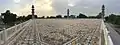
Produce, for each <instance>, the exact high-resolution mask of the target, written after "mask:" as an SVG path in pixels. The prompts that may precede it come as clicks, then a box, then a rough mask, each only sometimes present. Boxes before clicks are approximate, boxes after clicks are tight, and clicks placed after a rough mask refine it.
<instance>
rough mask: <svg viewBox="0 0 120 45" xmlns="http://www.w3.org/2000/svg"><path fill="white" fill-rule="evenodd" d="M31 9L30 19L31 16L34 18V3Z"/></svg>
mask: <svg viewBox="0 0 120 45" xmlns="http://www.w3.org/2000/svg"><path fill="white" fill-rule="evenodd" d="M31 10H32V12H31V13H32V19H33V18H34V15H35V14H34V13H35V11H34V10H35V9H34V5H32V9H31Z"/></svg>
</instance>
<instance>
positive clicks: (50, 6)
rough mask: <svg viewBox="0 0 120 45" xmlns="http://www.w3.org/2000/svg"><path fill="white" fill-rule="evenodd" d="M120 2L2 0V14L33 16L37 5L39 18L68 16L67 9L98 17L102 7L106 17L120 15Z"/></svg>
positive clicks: (0, 2) (103, 0)
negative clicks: (32, 13)
mask: <svg viewBox="0 0 120 45" xmlns="http://www.w3.org/2000/svg"><path fill="white" fill-rule="evenodd" d="M119 2H120V0H0V13H3V12H5V11H6V10H11V12H13V13H16V14H17V15H25V16H27V15H28V14H31V5H32V4H34V5H35V9H36V10H35V11H36V13H35V14H37V15H38V16H47V15H49V16H51V15H57V14H62V15H66V9H68V8H69V9H70V14H75V15H78V14H79V13H84V14H86V15H88V16H93V15H97V14H98V13H99V12H100V11H101V6H102V5H103V4H104V5H105V7H106V10H105V11H106V15H109V14H111V13H115V14H119V13H120V9H119V8H120V5H119V4H120V3H119Z"/></svg>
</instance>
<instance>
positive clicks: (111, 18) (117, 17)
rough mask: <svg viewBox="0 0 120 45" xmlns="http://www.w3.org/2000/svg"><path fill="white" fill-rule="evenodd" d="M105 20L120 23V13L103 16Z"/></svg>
mask: <svg viewBox="0 0 120 45" xmlns="http://www.w3.org/2000/svg"><path fill="white" fill-rule="evenodd" d="M105 20H106V22H110V23H112V24H117V25H120V15H115V14H111V15H109V16H107V17H105Z"/></svg>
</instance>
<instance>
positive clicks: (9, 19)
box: [1, 10, 17, 24]
mask: <svg viewBox="0 0 120 45" xmlns="http://www.w3.org/2000/svg"><path fill="white" fill-rule="evenodd" d="M1 16H2V20H3V22H4V23H5V24H8V23H14V22H15V21H16V16H17V15H16V14H13V13H11V12H10V10H7V11H6V12H5V13H1Z"/></svg>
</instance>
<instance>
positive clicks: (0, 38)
mask: <svg viewBox="0 0 120 45" xmlns="http://www.w3.org/2000/svg"><path fill="white" fill-rule="evenodd" d="M29 21H31V20H28V21H26V22H23V23H20V24H18V25H16V26H13V27H10V28H8V29H5V30H3V31H1V32H0V44H3V43H4V41H5V40H8V39H9V38H11V37H12V36H13V35H14V34H15V33H17V32H18V31H19V29H20V28H22V27H23V26H24V25H26V24H27V23H28V22H29Z"/></svg>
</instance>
